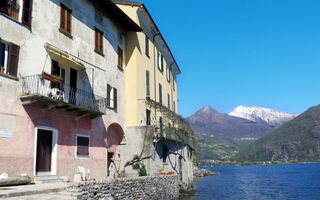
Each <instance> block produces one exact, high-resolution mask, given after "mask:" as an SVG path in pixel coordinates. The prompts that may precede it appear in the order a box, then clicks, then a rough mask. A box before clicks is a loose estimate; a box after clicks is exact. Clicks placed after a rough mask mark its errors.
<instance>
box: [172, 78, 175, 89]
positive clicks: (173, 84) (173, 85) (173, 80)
mask: <svg viewBox="0 0 320 200" xmlns="http://www.w3.org/2000/svg"><path fill="white" fill-rule="evenodd" d="M175 83H176V77H175V76H172V88H173V91H175V90H176V86H175Z"/></svg>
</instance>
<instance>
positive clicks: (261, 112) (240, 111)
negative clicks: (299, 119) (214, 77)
mask: <svg viewBox="0 0 320 200" xmlns="http://www.w3.org/2000/svg"><path fill="white" fill-rule="evenodd" d="M229 115H231V116H235V117H240V118H244V119H248V120H251V121H254V122H259V123H266V124H268V125H269V126H271V127H277V126H280V125H281V124H284V123H285V122H287V121H289V120H291V119H293V118H294V117H295V115H292V114H288V113H285V112H279V111H276V110H272V109H270V108H263V107H257V106H238V107H236V108H235V109H234V110H233V111H232V112H231V113H229Z"/></svg>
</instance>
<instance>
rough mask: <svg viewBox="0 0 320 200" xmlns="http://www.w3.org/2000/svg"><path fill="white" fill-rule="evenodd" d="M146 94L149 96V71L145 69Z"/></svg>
mask: <svg viewBox="0 0 320 200" xmlns="http://www.w3.org/2000/svg"><path fill="white" fill-rule="evenodd" d="M146 96H147V97H150V72H149V71H148V70H146Z"/></svg>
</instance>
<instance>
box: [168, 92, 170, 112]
mask: <svg viewBox="0 0 320 200" xmlns="http://www.w3.org/2000/svg"><path fill="white" fill-rule="evenodd" d="M168 108H169V109H170V94H169V93H168Z"/></svg>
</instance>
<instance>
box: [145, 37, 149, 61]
mask: <svg viewBox="0 0 320 200" xmlns="http://www.w3.org/2000/svg"><path fill="white" fill-rule="evenodd" d="M144 42H145V45H144V48H145V54H146V56H147V57H148V58H150V46H149V37H148V36H147V34H145V41H144Z"/></svg>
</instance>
